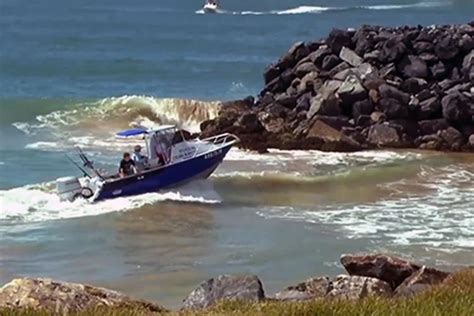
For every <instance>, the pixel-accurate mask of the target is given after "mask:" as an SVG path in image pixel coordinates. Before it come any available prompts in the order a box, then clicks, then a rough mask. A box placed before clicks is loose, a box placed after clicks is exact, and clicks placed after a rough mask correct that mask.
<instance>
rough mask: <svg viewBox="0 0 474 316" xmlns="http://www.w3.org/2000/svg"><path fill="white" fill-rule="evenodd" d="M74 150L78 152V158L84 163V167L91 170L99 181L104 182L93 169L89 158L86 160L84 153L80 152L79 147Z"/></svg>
mask: <svg viewBox="0 0 474 316" xmlns="http://www.w3.org/2000/svg"><path fill="white" fill-rule="evenodd" d="M75 148H76V150H77V151H78V152H79V158H81V160H82V162H83V163H84V167H87V168H89V169H91V170H92V171H94V173H95V174H96V175H97V176H98V177H99V178H100V179H101V180H105V179H104V177H103V176H102V175H101V174H100V173H99V171H97V170H96V169H95V168H94V163H93V162H92V161H90V160H89V158H87V156H86V155H85V154H84V152H83V151H82V149H81V148H80V147H79V146H75Z"/></svg>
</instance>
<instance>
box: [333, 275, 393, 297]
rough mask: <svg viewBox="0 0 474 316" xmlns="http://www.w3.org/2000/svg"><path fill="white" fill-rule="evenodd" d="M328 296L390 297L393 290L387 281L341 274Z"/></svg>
mask: <svg viewBox="0 0 474 316" xmlns="http://www.w3.org/2000/svg"><path fill="white" fill-rule="evenodd" d="M332 283H333V288H332V290H331V291H330V292H329V293H328V297H333V298H338V299H349V300H358V299H363V298H365V297H368V296H382V297H390V296H392V295H393V291H392V289H391V288H390V285H389V284H388V283H387V282H384V281H382V280H379V279H376V278H370V277H364V276H349V275H340V276H338V277H336V278H335V279H334V280H333V282H332Z"/></svg>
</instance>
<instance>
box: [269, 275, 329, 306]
mask: <svg viewBox="0 0 474 316" xmlns="http://www.w3.org/2000/svg"><path fill="white" fill-rule="evenodd" d="M331 290H332V281H331V280H330V279H329V278H328V277H317V278H311V279H308V280H306V281H304V282H301V283H299V284H297V285H294V286H289V287H287V288H286V289H284V290H283V291H281V292H278V293H276V294H275V295H274V296H273V297H272V298H273V299H276V300H279V301H304V300H309V299H313V298H317V297H325V296H326V295H327V294H328V293H329V292H330V291H331Z"/></svg>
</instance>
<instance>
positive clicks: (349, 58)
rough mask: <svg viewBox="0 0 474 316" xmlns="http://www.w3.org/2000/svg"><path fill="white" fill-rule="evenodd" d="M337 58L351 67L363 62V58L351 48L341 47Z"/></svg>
mask: <svg viewBox="0 0 474 316" xmlns="http://www.w3.org/2000/svg"><path fill="white" fill-rule="evenodd" d="M339 58H341V59H342V60H343V61H345V62H347V63H348V64H349V65H351V66H352V67H358V66H360V65H361V64H362V63H363V61H364V60H363V59H362V58H361V57H360V56H359V55H357V54H356V53H355V52H354V51H353V50H351V49H349V48H347V47H345V46H344V47H343V48H342V49H341V52H340V53H339Z"/></svg>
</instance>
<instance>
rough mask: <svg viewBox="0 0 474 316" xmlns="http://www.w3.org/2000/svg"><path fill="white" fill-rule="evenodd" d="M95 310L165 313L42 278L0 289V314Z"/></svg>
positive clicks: (116, 294)
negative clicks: (4, 312)
mask: <svg viewBox="0 0 474 316" xmlns="http://www.w3.org/2000/svg"><path fill="white" fill-rule="evenodd" d="M99 306H110V307H117V308H130V309H138V308H139V309H143V310H145V311H148V312H150V313H151V312H166V311H167V310H166V309H165V308H164V307H162V306H160V305H158V304H155V303H151V302H146V301H143V300H137V299H134V298H131V297H129V296H127V295H125V294H123V293H120V292H116V291H112V290H109V289H105V288H101V287H95V286H92V285H86V284H78V283H69V282H63V281H55V280H51V279H44V278H21V279H14V280H12V281H11V282H10V283H7V284H5V285H4V286H3V287H2V288H0V310H2V309H3V308H6V309H15V310H17V309H19V308H20V309H30V310H39V309H42V310H45V311H47V312H49V313H57V314H69V313H78V312H81V311H84V310H86V309H91V308H95V307H99Z"/></svg>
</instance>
